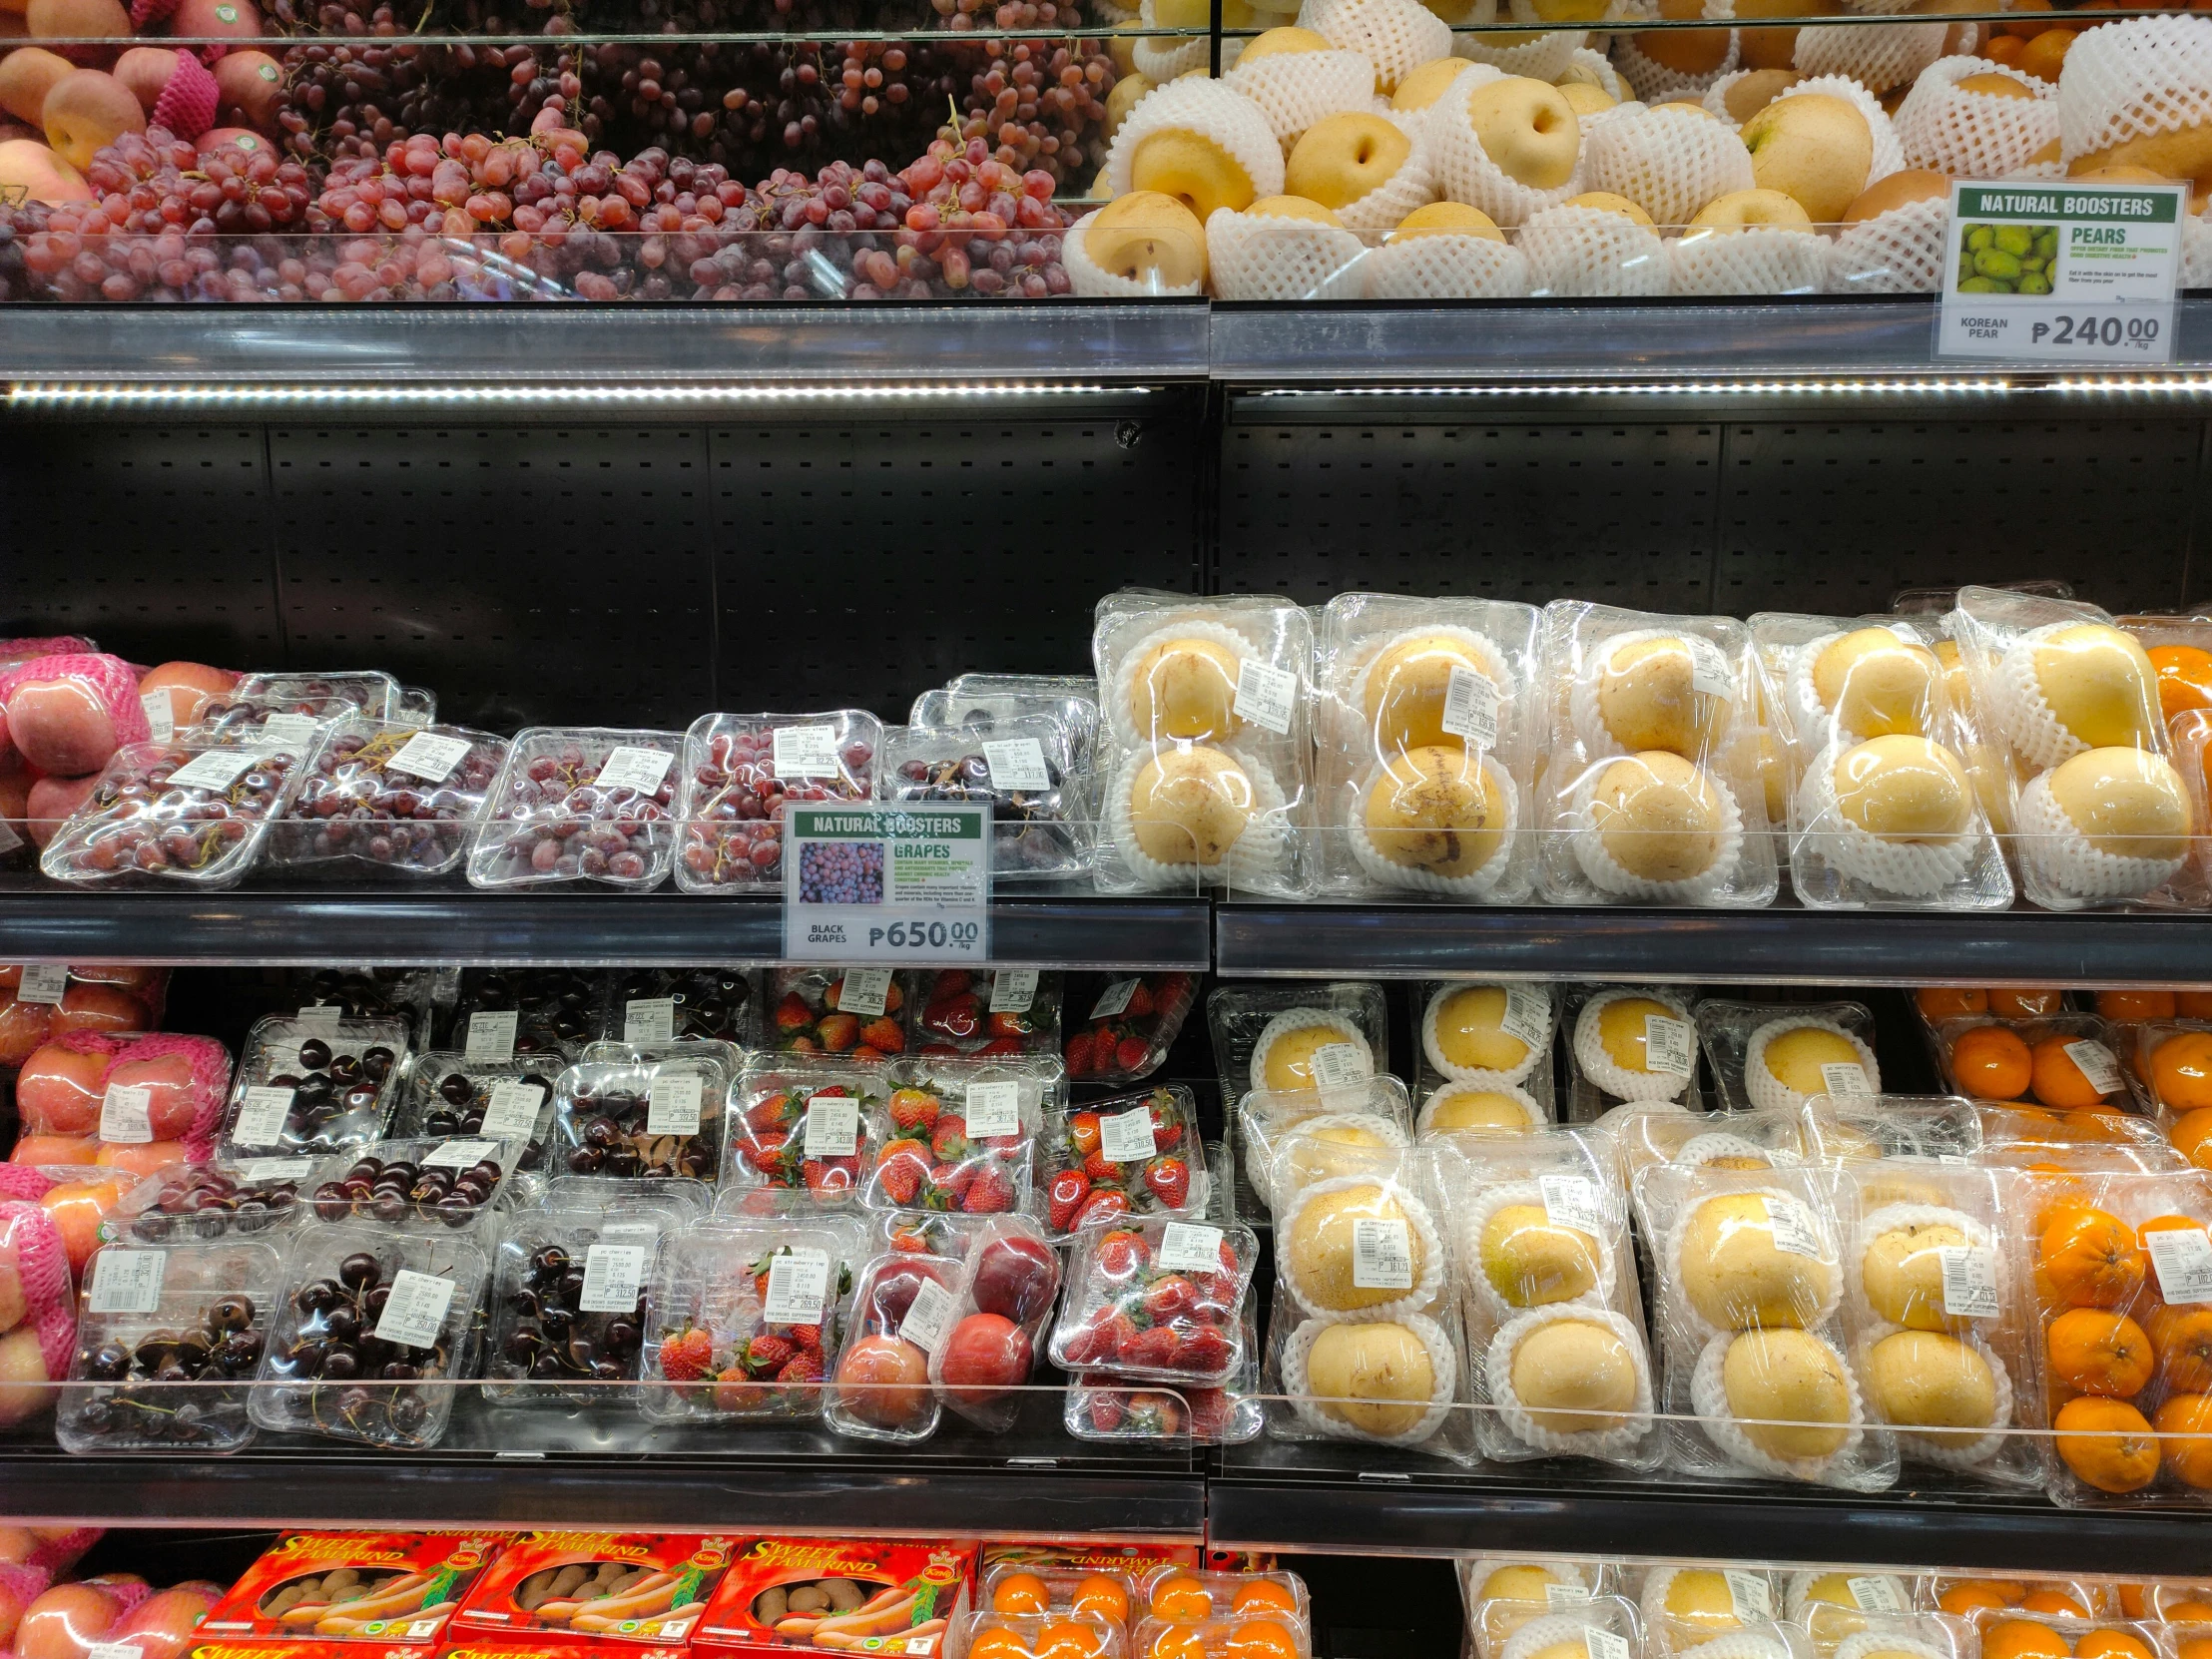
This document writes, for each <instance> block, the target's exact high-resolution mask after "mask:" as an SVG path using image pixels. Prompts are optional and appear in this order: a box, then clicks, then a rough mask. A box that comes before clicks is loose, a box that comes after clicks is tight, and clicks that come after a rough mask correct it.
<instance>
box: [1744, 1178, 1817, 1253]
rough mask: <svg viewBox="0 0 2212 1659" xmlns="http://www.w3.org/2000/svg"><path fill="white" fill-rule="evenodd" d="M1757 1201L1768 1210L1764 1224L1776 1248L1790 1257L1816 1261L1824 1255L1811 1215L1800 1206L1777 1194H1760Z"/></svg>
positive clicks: (1793, 1200) (1811, 1213)
mask: <svg viewBox="0 0 2212 1659" xmlns="http://www.w3.org/2000/svg"><path fill="white" fill-rule="evenodd" d="M1759 1202H1760V1203H1762V1204H1764V1205H1765V1206H1766V1208H1767V1225H1768V1227H1769V1228H1771V1229H1772V1230H1773V1233H1774V1247H1775V1249H1777V1250H1780V1251H1784V1252H1787V1253H1788V1254H1789V1255H1792V1256H1811V1257H1815V1258H1819V1257H1822V1256H1825V1255H1826V1254H1827V1252H1826V1251H1824V1250H1823V1249H1822V1248H1821V1235H1820V1230H1819V1228H1817V1227H1816V1226H1815V1225H1814V1222H1813V1212H1812V1211H1810V1210H1808V1209H1806V1207H1805V1206H1804V1205H1803V1204H1800V1203H1799V1202H1798V1201H1797V1200H1796V1199H1794V1198H1787V1197H1784V1196H1783V1195H1781V1194H1779V1193H1761V1194H1760V1195H1759Z"/></svg>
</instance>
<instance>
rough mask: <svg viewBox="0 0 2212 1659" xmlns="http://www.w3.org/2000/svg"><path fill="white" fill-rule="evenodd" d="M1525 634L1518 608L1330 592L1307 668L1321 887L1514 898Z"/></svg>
mask: <svg viewBox="0 0 2212 1659" xmlns="http://www.w3.org/2000/svg"><path fill="white" fill-rule="evenodd" d="M1538 629H1539V619H1538V615H1537V613H1536V611H1535V610H1534V609H1533V608H1532V607H1530V606H1527V605H1519V604H1513V603H1510V602H1507V601H1501V600H1484V599H1419V598H1413V597H1410V596H1407V595H1403V594H1377V593H1349V594H1339V595H1338V596H1337V597H1336V598H1335V599H1333V600H1331V601H1330V603H1329V606H1328V608H1327V609H1326V610H1325V611H1324V613H1323V619H1322V629H1321V640H1320V648H1319V652H1318V655H1317V658H1316V665H1315V675H1314V683H1315V692H1316V696H1315V734H1314V736H1315V743H1316V746H1317V750H1318V752H1319V768H1318V776H1317V780H1316V782H1317V786H1318V789H1319V792H1320V799H1321V813H1322V822H1323V824H1324V826H1325V829H1324V831H1323V833H1324V837H1325V840H1326V846H1325V857H1324V860H1323V861H1324V869H1325V877H1326V880H1327V884H1328V887H1329V890H1331V891H1342V892H1377V891H1380V892H1385V893H1417V894H1424V895H1427V896H1430V897H1437V898H1448V899H1457V900H1459V901H1461V902H1487V903H1516V902H1522V901H1525V900H1526V898H1527V897H1528V895H1529V893H1530V891H1531V890H1532V888H1533V886H1534V879H1535V850H1536V835H1535V828H1536V825H1537V822H1538V813H1537V801H1536V788H1535V783H1536V775H1537V771H1538V767H1537V758H1538V754H1539V751H1540V747H1541V743H1542V739H1543V734H1544V726H1545V711H1544V708H1543V700H1542V696H1541V693H1540V691H1539V690H1538V687H1539V685H1540V681H1539V680H1538V678H1537V649H1536V647H1537V636H1538Z"/></svg>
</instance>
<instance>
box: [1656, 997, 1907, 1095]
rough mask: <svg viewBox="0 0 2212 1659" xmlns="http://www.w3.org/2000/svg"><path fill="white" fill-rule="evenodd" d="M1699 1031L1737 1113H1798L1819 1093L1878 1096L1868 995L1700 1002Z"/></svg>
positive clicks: (1878, 1068) (1709, 1061)
mask: <svg viewBox="0 0 2212 1659" xmlns="http://www.w3.org/2000/svg"><path fill="white" fill-rule="evenodd" d="M1696 1013H1697V1030H1698V1038H1699V1041H1700V1042H1701V1043H1702V1045H1703V1046H1704V1049H1705V1062H1706V1064H1707V1065H1708V1066H1710V1067H1711V1068H1712V1072H1713V1084H1714V1087H1715V1089H1716V1090H1717V1091H1718V1092H1719V1094H1720V1102H1719V1104H1720V1105H1721V1107H1722V1108H1723V1109H1724V1110H1727V1111H1731V1112H1746V1111H1762V1112H1792V1111H1795V1110H1797V1108H1799V1107H1800V1106H1803V1105H1804V1104H1805V1102H1806V1101H1808V1100H1810V1099H1812V1097H1813V1096H1815V1095H1817V1094H1826V1095H1831V1096H1837V1095H1854V1094H1859V1095H1869V1096H1872V1095H1879V1094H1880V1093H1881V1092H1882V1068H1881V1066H1880V1065H1878V1064H1877V1063H1876V1061H1875V1053H1874V1010H1873V1009H1871V1008H1869V1007H1868V1006H1867V1005H1866V1004H1865V1003H1863V1002H1807V1003H1787V1004H1777V1003H1760V1002H1727V1001H1722V1000H1720V999H1719V998H1713V997H1708V998H1706V999H1705V1000H1703V1001H1701V1002H1699V1003H1698V1005H1697V1009H1696Z"/></svg>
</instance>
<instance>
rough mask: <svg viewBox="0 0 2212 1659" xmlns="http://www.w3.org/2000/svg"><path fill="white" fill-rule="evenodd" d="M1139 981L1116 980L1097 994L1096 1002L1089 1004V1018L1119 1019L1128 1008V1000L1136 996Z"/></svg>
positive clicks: (1141, 981) (1140, 981)
mask: <svg viewBox="0 0 2212 1659" xmlns="http://www.w3.org/2000/svg"><path fill="white" fill-rule="evenodd" d="M1143 983H1144V981H1143V980H1141V979H1116V980H1115V981H1114V982H1113V983H1112V984H1110V985H1108V986H1107V987H1106V988H1105V989H1104V990H1102V991H1100V992H1099V993H1098V1000H1097V1001H1096V1002H1094V1003H1092V1004H1091V1018H1092V1019H1094V1020H1099V1019H1119V1018H1120V1017H1121V1016H1122V1014H1123V1012H1124V1011H1126V1010H1127V1008H1128V1007H1129V1001H1130V998H1132V997H1134V996H1135V995H1136V994H1137V987H1138V986H1139V985H1141V984H1143Z"/></svg>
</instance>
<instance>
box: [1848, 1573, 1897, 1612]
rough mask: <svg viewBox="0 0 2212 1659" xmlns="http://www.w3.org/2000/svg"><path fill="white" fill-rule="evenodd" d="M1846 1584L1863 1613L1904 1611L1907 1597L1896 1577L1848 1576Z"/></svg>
mask: <svg viewBox="0 0 2212 1659" xmlns="http://www.w3.org/2000/svg"><path fill="white" fill-rule="evenodd" d="M1844 1585H1845V1587H1846V1588H1847V1589H1849V1590H1850V1591H1851V1599H1852V1600H1854V1601H1856V1602H1857V1603H1859V1611H1860V1612H1862V1613H1902V1612H1904V1611H1905V1597H1904V1595H1903V1594H1902V1593H1901V1592H1900V1590H1899V1588H1898V1581H1897V1580H1896V1579H1894V1578H1871V1577H1870V1578H1847V1579H1845V1580H1844Z"/></svg>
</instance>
